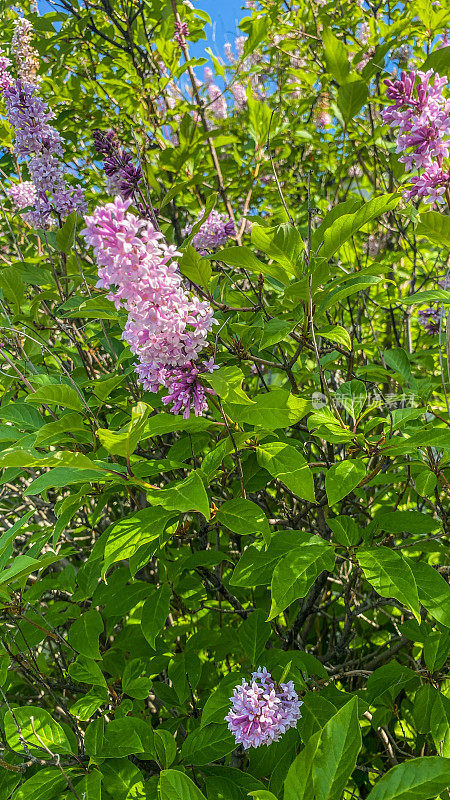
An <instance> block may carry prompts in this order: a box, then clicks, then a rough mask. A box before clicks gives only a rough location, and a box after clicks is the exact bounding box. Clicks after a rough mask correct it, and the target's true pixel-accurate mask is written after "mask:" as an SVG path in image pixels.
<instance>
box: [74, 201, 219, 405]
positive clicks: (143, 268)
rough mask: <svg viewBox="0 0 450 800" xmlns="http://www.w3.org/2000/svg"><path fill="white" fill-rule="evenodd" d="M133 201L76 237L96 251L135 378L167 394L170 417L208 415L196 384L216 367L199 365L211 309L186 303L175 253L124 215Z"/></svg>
mask: <svg viewBox="0 0 450 800" xmlns="http://www.w3.org/2000/svg"><path fill="white" fill-rule="evenodd" d="M130 205H131V199H127V200H124V199H123V198H121V197H116V198H115V199H114V202H112V203H107V204H106V205H102V206H98V207H97V208H96V209H95V211H94V213H93V214H92V215H90V216H88V217H86V228H85V229H84V230H83V231H82V235H83V236H84V237H85V239H86V242H87V244H88V245H92V247H93V248H94V252H95V256H96V260H97V265H98V276H99V280H98V283H97V286H98V287H99V288H107V289H109V294H108V295H107V297H108V299H109V300H111V301H112V302H114V303H115V305H116V307H117V308H121V307H122V308H125V309H126V311H127V313H128V318H127V322H126V325H125V329H124V332H123V338H124V340H125V341H126V342H127V343H128V344H129V346H130V349H131V352H132V353H133V354H134V355H136V356H137V359H138V363H137V365H136V372H137V375H138V380H139V382H140V383H141V384H142V386H143V387H144V389H146V390H148V391H151V392H157V391H159V389H160V387H163V388H165V389H166V390H167V395H166V396H165V397H164V398H163V402H164V404H165V405H170V404H172V411H173V412H174V413H179V412H181V411H182V412H183V416H184V417H185V418H187V417H189V415H190V413H191V411H193V412H194V413H195V414H196V415H197V416H198V415H200V414H202V413H204V411H206V409H207V400H206V398H207V395H208V394H209V393H210V392H211V390H209V389H208V388H206V387H204V386H203V384H202V382H201V379H200V376H201V375H202V374H205V373H206V372H212V370H213V369H214V363H213V361H211V360H207V361H202V359H201V354H202V351H203V350H204V349H205V347H206V345H207V335H208V332H209V331H210V329H211V327H212V325H213V324H214V317H213V312H212V309H211V306H210V305H209V303H207V302H204V301H201V300H199V299H198V298H197V297H195V296H191V295H189V294H188V292H187V291H186V290H185V288H184V287H183V285H182V279H181V275H180V273H179V271H178V265H177V262H176V260H175V259H176V258H177V256H179V255H180V253H179V252H178V251H177V250H176V248H175V247H174V246H173V245H168V244H167V243H166V241H165V240H164V237H163V235H162V234H161V233H160V232H159V231H157V230H156V229H155V228H154V226H153V224H152V222H150V221H149V220H148V219H141V218H139V217H137V216H136V215H135V214H133V213H131V212H130V211H129V207H130Z"/></svg>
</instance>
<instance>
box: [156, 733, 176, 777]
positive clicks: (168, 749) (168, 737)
mask: <svg viewBox="0 0 450 800" xmlns="http://www.w3.org/2000/svg"><path fill="white" fill-rule="evenodd" d="M154 741H155V750H156V756H157V760H158V763H159V765H160V766H161V767H162V768H163V769H167V767H170V765H171V764H172V763H173V762H174V761H175V758H176V755H177V745H176V742H175V739H174V738H173V735H172V734H171V733H170V731H166V730H164V728H161V727H160V728H157V729H156V730H155V731H154Z"/></svg>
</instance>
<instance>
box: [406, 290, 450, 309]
mask: <svg viewBox="0 0 450 800" xmlns="http://www.w3.org/2000/svg"><path fill="white" fill-rule="evenodd" d="M436 301H437V302H439V303H442V304H443V305H449V303H450V292H447V291H446V290H445V289H427V290H426V291H424V292H415V294H410V295H409V296H408V297H403V298H399V299H398V302H399V303H403V305H405V306H414V305H419V304H421V303H426V304H427V305H428V304H429V303H434V302H436Z"/></svg>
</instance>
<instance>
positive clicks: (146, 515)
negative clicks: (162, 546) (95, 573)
mask: <svg viewBox="0 0 450 800" xmlns="http://www.w3.org/2000/svg"><path fill="white" fill-rule="evenodd" d="M173 517H174V514H173V512H171V511H166V510H165V509H163V508H161V507H159V506H153V507H152V508H143V509H142V510H141V511H137V512H136V514H132V515H131V516H129V517H125V518H124V519H121V520H119V522H116V523H115V524H114V525H113V526H112V527H111V528H110V529H109V534H108V538H107V540H106V545H105V561H104V564H103V567H102V574H103V575H105V574H106V572H107V570H108V569H109V567H110V566H111V565H112V564H115V563H116V562H117V561H126V560H127V559H129V558H131V557H132V556H133V555H134V554H135V553H137V551H138V550H139V548H140V547H142V546H143V545H146V544H150V543H151V542H154V543H155V551H156V548H157V546H158V541H159V538H160V536H161V535H162V534H163V533H164V530H165V528H166V526H167V523H168V522H169V520H170V519H173ZM149 557H150V556H149Z"/></svg>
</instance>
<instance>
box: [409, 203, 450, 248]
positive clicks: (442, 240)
mask: <svg viewBox="0 0 450 800" xmlns="http://www.w3.org/2000/svg"><path fill="white" fill-rule="evenodd" d="M416 233H417V235H418V236H426V237H427V238H428V239H431V241H432V242H435V243H436V244H438V245H439V246H440V247H450V217H447V216H445V214H440V213H439V212H438V211H423V212H422V213H421V215H420V222H419V224H418V225H417V228H416Z"/></svg>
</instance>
